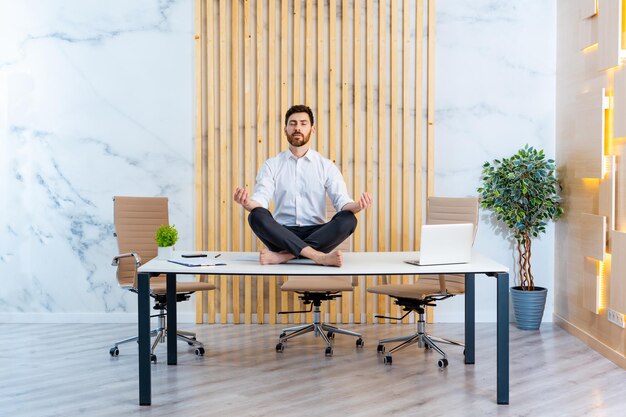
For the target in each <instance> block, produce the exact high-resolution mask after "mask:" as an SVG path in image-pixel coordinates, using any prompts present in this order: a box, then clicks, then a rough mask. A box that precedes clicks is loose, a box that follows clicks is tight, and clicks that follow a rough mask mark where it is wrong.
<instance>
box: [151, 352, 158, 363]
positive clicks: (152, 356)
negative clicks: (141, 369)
mask: <svg viewBox="0 0 626 417" xmlns="http://www.w3.org/2000/svg"><path fill="white" fill-rule="evenodd" d="M150 362H152V363H157V357H156V355H155V354H154V353H152V354H151V355H150Z"/></svg>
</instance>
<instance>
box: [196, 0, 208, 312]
mask: <svg viewBox="0 0 626 417" xmlns="http://www.w3.org/2000/svg"><path fill="white" fill-rule="evenodd" d="M202 17H203V16H202V1H201V0H194V19H193V23H194V44H193V53H194V60H195V62H199V63H200V65H197V64H196V65H195V66H194V83H195V85H196V88H195V94H194V107H195V113H194V117H195V128H194V130H195V135H194V193H195V196H196V204H195V210H196V248H197V249H204V247H205V242H204V239H203V236H204V233H203V230H204V227H203V223H204V222H203V219H204V208H203V202H204V199H205V198H206V193H205V192H204V187H203V184H202V116H203V114H202V93H203V85H202V71H203V65H202V33H203V30H202ZM208 41H209V40H208V39H207V44H208ZM208 51H209V50H207V56H208ZM209 68H210V67H209ZM196 279H197V280H200V279H202V278H201V277H200V276H197V277H196ZM204 295H205V294H204V293H202V292H199V293H198V294H196V323H202V315H203V314H204Z"/></svg>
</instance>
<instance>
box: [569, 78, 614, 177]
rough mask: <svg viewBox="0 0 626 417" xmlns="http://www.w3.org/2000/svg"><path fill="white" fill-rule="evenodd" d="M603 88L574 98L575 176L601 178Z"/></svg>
mask: <svg viewBox="0 0 626 417" xmlns="http://www.w3.org/2000/svg"><path fill="white" fill-rule="evenodd" d="M607 107H608V101H607V99H606V95H605V89H604V88H603V89H601V90H599V91H592V92H588V93H583V94H579V95H578V96H577V98H576V113H577V117H576V119H575V126H576V131H575V135H576V136H575V139H576V145H577V146H576V152H577V155H576V158H577V160H578V163H577V164H576V177H578V178H602V175H603V167H604V128H605V126H604V122H605V119H604V111H605V110H606V109H607Z"/></svg>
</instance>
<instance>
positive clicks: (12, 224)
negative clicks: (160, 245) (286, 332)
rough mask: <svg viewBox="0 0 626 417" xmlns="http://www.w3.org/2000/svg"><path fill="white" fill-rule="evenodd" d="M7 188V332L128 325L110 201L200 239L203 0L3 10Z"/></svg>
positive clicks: (0, 50)
mask: <svg viewBox="0 0 626 417" xmlns="http://www.w3.org/2000/svg"><path fill="white" fill-rule="evenodd" d="M0 181H1V183H0V184H1V188H0V195H1V196H2V198H1V199H0V213H1V215H0V236H1V238H0V277H1V278H0V280H1V282H2V284H1V285H0V322H1V321H5V320H6V321H11V320H12V321H19V320H26V321H39V320H46V321H64V320H68V321H107V320H111V321H115V320H126V319H127V316H130V318H131V319H132V315H130V314H124V313H127V312H132V311H135V309H136V296H135V295H134V294H131V293H128V292H127V291H123V290H120V289H119V288H118V287H117V284H116V280H115V268H114V267H112V266H111V258H112V255H114V254H115V253H117V247H116V243H115V239H114V237H113V226H112V217H113V202H112V196H113V195H145V196H154V195H163V196H167V197H169V198H170V222H172V223H174V224H175V225H176V226H177V227H178V229H179V232H180V235H181V237H182V240H181V242H180V243H179V247H181V246H182V247H190V246H191V245H192V242H193V217H192V216H193V1H191V0H182V1H159V0H141V1H140V0H133V1H123V0H115V1H106V2H103V1H98V0H89V1H75V0H53V1H44V2H42V1H31V0H27V1H9V0H0ZM185 304H188V306H186V307H182V306H181V308H182V309H183V310H182V311H183V314H184V311H188V312H190V311H192V306H191V305H190V304H191V303H185ZM49 313H55V314H49Z"/></svg>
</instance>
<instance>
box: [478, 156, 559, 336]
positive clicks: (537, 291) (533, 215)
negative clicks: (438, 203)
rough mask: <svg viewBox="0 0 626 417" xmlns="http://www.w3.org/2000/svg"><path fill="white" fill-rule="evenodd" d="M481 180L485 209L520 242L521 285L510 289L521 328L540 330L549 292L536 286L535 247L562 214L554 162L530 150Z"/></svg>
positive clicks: (490, 167) (490, 166) (492, 167)
mask: <svg viewBox="0 0 626 417" xmlns="http://www.w3.org/2000/svg"><path fill="white" fill-rule="evenodd" d="M481 179H482V187H480V188H478V193H480V196H481V204H480V205H481V207H484V208H486V209H489V210H491V211H492V212H493V214H494V215H495V218H496V219H497V220H498V221H499V222H502V223H504V224H506V226H507V229H508V232H509V233H510V235H511V236H512V237H513V238H514V239H515V243H516V248H517V269H518V271H517V272H518V274H519V283H520V285H519V286H515V287H512V288H511V299H512V302H513V311H514V314H515V320H516V322H517V327H518V328H520V329H524V330H537V329H539V326H540V325H541V318H542V317H543V310H544V307H545V302H546V295H547V292H548V290H547V289H546V288H543V287H538V286H535V282H534V278H533V274H532V271H531V267H530V256H531V254H532V252H531V243H532V239H533V238H535V237H538V236H539V234H541V233H545V231H546V224H547V222H548V221H550V220H556V219H558V218H559V217H561V215H562V214H563V208H562V207H561V203H560V202H561V200H560V198H559V194H558V192H559V191H560V189H561V187H560V184H559V182H558V180H557V178H556V173H555V163H554V160H552V159H546V157H545V155H544V153H543V150H537V149H535V148H533V147H529V146H528V145H526V146H525V147H524V148H522V149H520V150H519V151H518V152H517V153H515V154H514V155H513V156H511V157H509V158H504V159H502V160H498V159H496V160H494V161H493V163H489V162H485V164H484V165H483V173H482V178H481Z"/></svg>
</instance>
